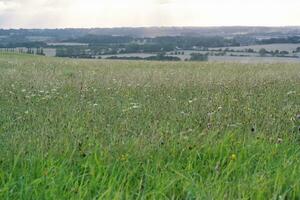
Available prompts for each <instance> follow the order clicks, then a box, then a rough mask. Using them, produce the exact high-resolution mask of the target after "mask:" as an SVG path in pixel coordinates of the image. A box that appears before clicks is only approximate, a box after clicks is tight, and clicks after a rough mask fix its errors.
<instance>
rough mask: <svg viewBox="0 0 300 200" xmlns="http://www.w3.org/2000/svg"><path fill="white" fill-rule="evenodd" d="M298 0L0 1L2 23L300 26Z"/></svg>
mask: <svg viewBox="0 0 300 200" xmlns="http://www.w3.org/2000/svg"><path fill="white" fill-rule="evenodd" d="M299 10H300V1H299V0H285V1H284V2H282V1H281V0H251V1H250V0H248V1H247V0H245V1H240V0H227V1H224V0H0V28H1V27H5V28H21V27H23V28H39V27H41V28H56V27H113V26H176V25H177V26H182V25H185V26H210V25H212V26H213V25H300V21H299V19H300V12H299Z"/></svg>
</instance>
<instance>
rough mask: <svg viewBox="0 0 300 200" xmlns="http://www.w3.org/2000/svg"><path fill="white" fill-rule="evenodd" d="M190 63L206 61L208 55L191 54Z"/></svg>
mask: <svg viewBox="0 0 300 200" xmlns="http://www.w3.org/2000/svg"><path fill="white" fill-rule="evenodd" d="M190 60H191V61H208V54H207V53H206V54H201V53H192V54H191V58H190Z"/></svg>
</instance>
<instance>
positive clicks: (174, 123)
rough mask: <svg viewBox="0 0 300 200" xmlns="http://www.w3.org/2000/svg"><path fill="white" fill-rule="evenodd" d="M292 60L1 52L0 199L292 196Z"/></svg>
mask: <svg viewBox="0 0 300 200" xmlns="http://www.w3.org/2000/svg"><path fill="white" fill-rule="evenodd" d="M299 114H300V64H299V63H278V64H276V63H273V64H267V63H265V64H262V63H261V64H258V63H254V64H241V63H230V62H227V63H221V62H156V61H151V62H148V61H109V60H83V59H67V58H50V57H43V56H32V55H26V54H14V53H1V54H0V199H299V198H300V196H299V194H300V180H299V177H300V130H299V128H300V116H299Z"/></svg>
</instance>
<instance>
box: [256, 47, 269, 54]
mask: <svg viewBox="0 0 300 200" xmlns="http://www.w3.org/2000/svg"><path fill="white" fill-rule="evenodd" d="M258 53H259V55H260V56H265V55H266V54H267V53H268V51H267V50H266V49H265V48H261V49H260V50H259V52H258Z"/></svg>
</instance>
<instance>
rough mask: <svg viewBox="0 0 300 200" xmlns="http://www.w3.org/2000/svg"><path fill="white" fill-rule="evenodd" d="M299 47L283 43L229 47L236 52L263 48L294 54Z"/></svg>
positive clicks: (298, 45)
mask: <svg viewBox="0 0 300 200" xmlns="http://www.w3.org/2000/svg"><path fill="white" fill-rule="evenodd" d="M298 47H300V44H290V43H283V44H264V45H249V46H240V47H229V49H234V50H245V49H249V48H250V49H253V50H254V51H259V50H260V49H261V48H264V49H266V50H268V51H276V50H279V51H288V52H290V53H291V52H293V51H295V50H296V49H297V48H298ZM210 49H226V48H224V47H223V48H210Z"/></svg>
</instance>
